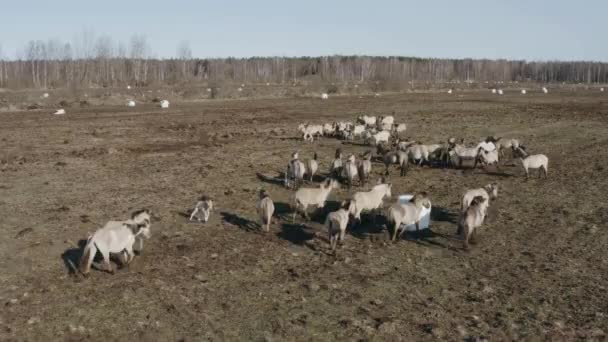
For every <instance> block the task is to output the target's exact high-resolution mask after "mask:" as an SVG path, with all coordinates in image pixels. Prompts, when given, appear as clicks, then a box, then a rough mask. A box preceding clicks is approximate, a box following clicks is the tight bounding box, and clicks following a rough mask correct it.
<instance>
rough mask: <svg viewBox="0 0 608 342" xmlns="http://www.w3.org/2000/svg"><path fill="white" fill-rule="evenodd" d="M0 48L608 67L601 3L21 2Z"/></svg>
mask: <svg viewBox="0 0 608 342" xmlns="http://www.w3.org/2000/svg"><path fill="white" fill-rule="evenodd" d="M0 11H1V12H0V46H2V50H3V55H4V56H5V57H10V58H14V57H15V53H16V51H17V50H18V49H19V48H22V47H23V46H24V45H25V44H26V42H27V41H28V40H32V39H41V40H45V41H46V40H48V39H53V38H54V39H60V40H63V41H73V40H74V39H75V37H76V36H78V35H79V34H81V33H82V32H83V31H84V30H85V29H86V30H90V31H92V32H94V33H95V34H96V35H97V36H99V35H103V34H105V35H109V36H111V37H112V38H113V39H114V41H124V42H125V43H128V41H129V39H130V37H131V36H132V35H133V34H143V35H145V36H146V37H147V39H148V42H149V44H150V46H151V48H152V51H153V52H154V53H155V55H156V56H158V57H170V56H175V55H176V47H177V45H178V43H179V42H180V41H182V40H186V41H188V42H189V43H190V46H191V49H192V52H193V55H194V56H196V57H225V56H236V57H246V56H302V55H305V56H317V55H333V54H346V55H350V54H366V55H405V56H420V57H457V58H459V57H474V58H482V57H483V58H509V59H528V60H554V59H559V60H601V61H608V44H606V38H605V37H606V24H605V23H606V21H605V16H606V14H607V13H608V0H585V1H566V0H552V1H549V0H530V1H525V0H504V1H498V0H460V1H449V0H436V1H423V0H415V1H409V0H394V1H392V0H375V1H369V0H368V1H356V0H353V1H341V0H340V1H338V0H335V1H332V0H305V1H289V0H283V1H275V0H272V1H263V0H258V1H244V0H243V1H229V0H228V1H226V0H214V1H202V0H201V1H195V0H192V1H180V0H171V1H168V0H164V1H159V0H146V1H143V0H121V1H115V0H102V1H90V0H37V1H32V0H20V1H6V2H5V3H4V4H2V6H1V10H0Z"/></svg>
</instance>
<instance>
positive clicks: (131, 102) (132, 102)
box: [127, 100, 135, 107]
mask: <svg viewBox="0 0 608 342" xmlns="http://www.w3.org/2000/svg"><path fill="white" fill-rule="evenodd" d="M127 107H135V101H133V100H129V101H128V102H127Z"/></svg>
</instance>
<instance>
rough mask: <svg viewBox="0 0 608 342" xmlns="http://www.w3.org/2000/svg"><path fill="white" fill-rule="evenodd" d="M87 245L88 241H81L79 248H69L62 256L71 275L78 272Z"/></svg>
mask: <svg viewBox="0 0 608 342" xmlns="http://www.w3.org/2000/svg"><path fill="white" fill-rule="evenodd" d="M86 244H87V240H86V239H82V240H79V241H78V248H76V247H74V248H68V249H67V250H65V251H64V252H63V253H62V254H61V259H62V260H63V264H64V265H65V267H66V269H67V270H68V273H69V274H76V273H77V272H78V264H79V263H80V259H81V258H82V251H83V250H84V246H86Z"/></svg>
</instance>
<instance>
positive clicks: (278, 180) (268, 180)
mask: <svg viewBox="0 0 608 342" xmlns="http://www.w3.org/2000/svg"><path fill="white" fill-rule="evenodd" d="M255 175H256V176H257V177H258V179H259V180H261V181H262V182H265V183H268V184H274V185H284V179H285V173H283V172H280V173H279V176H278V177H272V176H267V175H264V174H261V173H259V172H256V174H255Z"/></svg>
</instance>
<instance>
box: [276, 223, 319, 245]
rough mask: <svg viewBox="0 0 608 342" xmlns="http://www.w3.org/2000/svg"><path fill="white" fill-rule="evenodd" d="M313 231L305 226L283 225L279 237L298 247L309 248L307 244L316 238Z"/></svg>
mask: <svg viewBox="0 0 608 342" xmlns="http://www.w3.org/2000/svg"><path fill="white" fill-rule="evenodd" d="M311 230H312V229H311V228H310V227H308V226H306V225H303V224H297V223H283V224H281V231H280V232H278V233H277V236H278V237H279V238H281V239H284V240H287V241H289V242H291V243H293V244H295V245H298V246H309V244H307V242H308V241H310V240H313V239H314V238H315V236H316V234H315V233H314V232H313V231H311Z"/></svg>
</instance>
